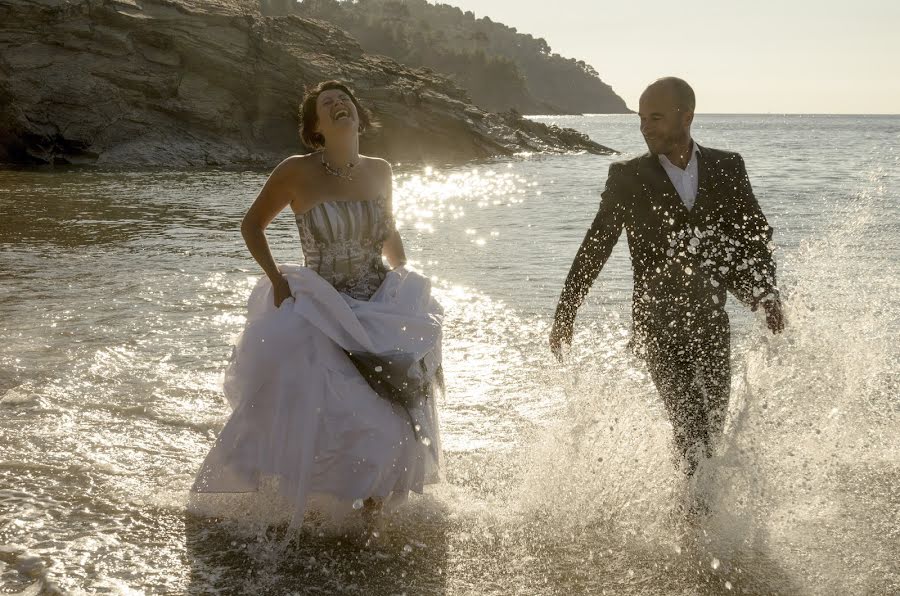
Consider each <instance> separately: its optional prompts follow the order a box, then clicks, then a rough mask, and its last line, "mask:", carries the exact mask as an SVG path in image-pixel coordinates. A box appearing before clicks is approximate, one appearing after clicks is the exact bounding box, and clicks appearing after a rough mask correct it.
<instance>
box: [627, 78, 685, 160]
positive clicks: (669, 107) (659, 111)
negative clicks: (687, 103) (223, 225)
mask: <svg viewBox="0 0 900 596" xmlns="http://www.w3.org/2000/svg"><path fill="white" fill-rule="evenodd" d="M638 114H639V115H640V117H641V134H642V135H644V141H646V142H647V148H648V149H649V150H650V153H654V154H657V155H659V154H662V155H665V154H667V153H671V152H672V151H674V150H675V147H676V146H678V145H679V144H687V142H688V140H689V139H690V138H691V122H692V121H693V120H694V113H693V112H687V111H683V110H681V109H679V107H678V101H677V99H676V97H675V94H674V93H673V92H672V91H671V90H670V89H667V88H665V87H650V88H648V89H647V90H646V91H644V94H643V95H641V100H640V103H639V104H638Z"/></svg>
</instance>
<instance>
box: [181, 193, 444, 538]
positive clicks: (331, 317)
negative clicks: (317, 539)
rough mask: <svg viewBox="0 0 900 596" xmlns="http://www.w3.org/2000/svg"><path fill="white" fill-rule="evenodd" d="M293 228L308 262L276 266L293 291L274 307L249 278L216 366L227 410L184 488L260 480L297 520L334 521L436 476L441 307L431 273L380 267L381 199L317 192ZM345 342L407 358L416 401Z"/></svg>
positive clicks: (212, 489) (242, 487)
mask: <svg viewBox="0 0 900 596" xmlns="http://www.w3.org/2000/svg"><path fill="white" fill-rule="evenodd" d="M297 225H298V228H299V230H300V240H301V245H302V247H303V252H304V257H305V260H306V265H305V266H304V267H301V266H296V265H286V266H284V267H282V272H283V274H284V276H285V278H287V280H288V283H289V284H290V286H291V291H292V293H293V295H294V298H293V299H290V298H289V299H287V300H285V301H284V302H283V303H282V304H281V306H280V307H279V308H275V306H274V302H273V296H272V285H271V283H270V282H269V280H268V278H266V277H263V278H262V279H261V280H260V281H259V282H258V283H257V284H256V287H255V288H254V289H253V292H252V294H251V295H250V299H249V303H248V313H247V324H246V327H245V328H244V330H243V332H242V333H241V335H240V337H239V339H238V341H237V344H236V346H235V347H234V352H233V355H232V358H231V362H230V363H229V365H228V368H227V370H226V372H225V382H224V393H225V397H226V398H227V400H228V402H229V404H230V405H231V407H232V408H233V412H232V414H231V417H230V418H229V420H228V422H227V424H226V425H225V427H224V429H222V432H221V433H220V435H219V437H218V439H217V441H216V443H215V445H214V446H213V448H212V450H211V451H210V453H209V454H208V455H207V457H206V459H205V461H204V462H203V465H202V466H201V468H200V471H199V473H198V474H197V477H196V480H195V482H194V486H193V489H192V491H193V493H195V494H194V498H195V499H196V498H197V497H203V496H215V495H219V496H227V494H234V493H245V494H246V493H258V492H260V491H262V490H265V491H269V492H271V493H273V494H274V495H275V497H276V499H277V501H278V503H279V504H280V507H281V508H282V509H283V513H285V514H286V516H287V518H288V519H289V520H290V521H291V523H292V524H294V525H296V524H299V523H300V522H302V521H303V518H304V514H305V513H306V512H308V511H309V510H320V511H323V512H325V513H326V514H327V515H329V516H330V517H332V518H341V517H342V516H343V515H346V514H347V513H349V512H350V511H352V510H353V509H359V508H360V507H361V506H362V503H363V502H364V501H365V500H366V499H368V498H378V499H382V500H384V501H385V502H387V503H388V504H390V503H391V502H396V501H397V500H402V499H403V498H405V497H406V495H407V494H408V492H409V491H416V492H422V490H423V487H424V485H425V484H428V483H433V482H436V481H437V479H438V473H439V468H440V460H441V447H440V437H439V432H438V418H437V410H436V404H435V402H436V398H437V396H438V393H439V392H440V391H442V386H443V383H442V372H441V321H442V316H443V313H442V310H441V308H440V306H439V305H438V303H437V302H436V301H435V300H434V299H433V298H432V297H431V292H430V289H431V286H430V282H429V280H428V279H427V278H425V277H423V276H422V275H420V274H418V273H416V272H414V271H411V270H407V269H405V268H399V269H395V270H393V271H388V270H386V268H385V267H384V265H383V262H382V258H381V249H382V244H383V243H384V240H385V238H386V237H387V236H388V234H389V233H390V232H392V231H393V230H394V221H393V217H392V216H391V214H390V213H387V210H386V204H385V202H384V201H383V200H381V199H377V200H373V201H332V202H325V203H321V204H318V205H317V206H315V207H314V208H313V209H312V210H310V211H309V212H307V213H304V214H302V215H299V216H297ZM348 353H350V354H366V355H368V356H370V357H372V358H375V361H376V364H377V363H378V362H381V361H382V360H383V361H384V362H385V366H386V367H387V368H390V367H388V363H389V362H390V363H392V364H393V365H394V366H393V369H391V370H394V371H395V373H396V370H397V368H396V362H402V363H403V364H402V372H403V373H404V374H405V375H406V377H405V378H404V379H403V385H404V386H406V384H407V382H408V383H409V384H410V386H415V387H418V388H419V394H418V395H419V398H418V399H417V401H416V402H415V404H414V405H408V404H407V405H405V406H404V405H401V404H400V403H398V402H396V401H391V400H389V399H387V398H386V397H383V396H382V395H383V394H384V392H383V391H379V392H376V390H375V389H373V387H374V386H375V385H373V384H371V383H370V382H369V381H368V380H367V378H369V377H366V376H364V374H363V373H361V372H360V371H362V370H363V369H359V368H357V365H355V364H354V362H353V361H352V360H351V358H350V356H349V355H348ZM379 359H381V360H379ZM372 370H374V371H379V374H386V373H382V372H381V371H382V370H383V368H382V366H380V365H379V366H375V367H373V368H372V369H370V371H369V372H371V371H372ZM363 372H365V371H363ZM372 374H373V375H374V374H376V373H372ZM387 376H388V377H390V375H387ZM396 376H403V375H402V374H401V375H396V374H395V379H394V380H392V382H393V381H396ZM389 380H390V379H389ZM270 496H271V495H270ZM199 502H201V501H197V500H195V503H199ZM210 502H212V501H210ZM244 502H245V505H244V506H245V507H254V505H252V503H250V502H249V501H244ZM199 508H200V509H203V506H202V505H201V506H200V507H199ZM326 509H327V511H326ZM206 512H207V513H209V510H208V507H207V508H206Z"/></svg>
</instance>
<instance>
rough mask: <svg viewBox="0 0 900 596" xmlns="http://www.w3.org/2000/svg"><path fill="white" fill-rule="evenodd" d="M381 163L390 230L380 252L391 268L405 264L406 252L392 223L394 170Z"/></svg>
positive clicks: (383, 190) (388, 165)
mask: <svg viewBox="0 0 900 596" xmlns="http://www.w3.org/2000/svg"><path fill="white" fill-rule="evenodd" d="M382 163H383V164H384V166H383V167H384V172H383V174H382V176H383V177H382V192H383V193H384V197H385V210H386V211H387V213H388V215H389V217H390V220H389V221H390V222H391V232H390V234H389V235H388V237H387V238H386V239H385V241H384V246H383V247H382V249H381V254H383V255H384V256H385V257H386V258H387V260H388V264H390V266H391V268H393V269H396V268H397V267H402V266H403V265H406V252H405V251H404V250H403V240H402V239H401V238H400V232H398V231H397V226H396V225H395V224H394V195H393V188H394V172H393V170H392V169H391V164H389V163H388V162H386V161H385V162H382Z"/></svg>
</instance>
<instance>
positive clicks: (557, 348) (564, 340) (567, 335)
mask: <svg viewBox="0 0 900 596" xmlns="http://www.w3.org/2000/svg"><path fill="white" fill-rule="evenodd" d="M563 344H565V345H566V346H569V345H571V344H572V325H567V324H565V323H559V322H554V323H553V327H552V328H551V329H550V351H551V352H553V355H554V356H556V359H557V360H559V361H560V362H562V361H563V353H562V348H563Z"/></svg>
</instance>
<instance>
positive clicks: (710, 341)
mask: <svg viewBox="0 0 900 596" xmlns="http://www.w3.org/2000/svg"><path fill="white" fill-rule="evenodd" d="M694 106H695V99H694V91H693V89H691V87H690V85H688V84H687V83H686V82H685V81H683V80H681V79H678V78H674V77H667V78H663V79H659V80H658V81H655V82H654V83H652V84H651V85H650V86H649V87H647V89H646V90H645V91H644V93H643V94H642V95H641V99H640V107H639V113H640V117H641V134H643V135H644V140H645V141H646V143H647V147H648V148H649V150H650V151H649V153H646V154H644V155H642V156H640V157H636V158H634V159H631V160H629V161H625V162H619V163H613V164H612V165H611V166H610V168H609V176H608V178H607V180H606V188H605V189H604V190H603V193H602V194H601V201H600V208H599V210H598V211H597V215H596V217H595V218H594V223H593V224H592V225H591V227H590V229H589V230H588V232H587V235H586V236H585V238H584V241H583V242H582V243H581V247H580V248H579V249H578V253H577V255H576V256H575V261H574V262H573V263H572V268H571V270H570V271H569V275H568V277H567V278H566V283H565V286H564V287H563V291H562V295H561V296H560V298H559V304H558V305H557V307H556V315H555V319H554V324H553V328H552V330H551V332H550V348H551V349H552V350H553V353H554V354H555V355H556V356H557V358H560V359H561V358H562V345H563V344H569V343H571V341H572V329H573V325H574V322H575V314H576V312H577V310H578V307H579V306H580V305H581V303H582V302H583V301H584V297H585V295H586V294H587V292H588V289H589V288H590V286H591V284H592V283H593V282H594V280H595V279H596V278H597V275H598V274H599V273H600V270H601V269H602V268H603V265H604V263H606V259H607V258H608V257H609V254H610V252H611V251H612V249H613V246H614V245H615V243H616V241H617V240H618V238H619V235H620V234H621V232H622V228H623V227H624V228H625V231H626V234H627V235H628V247H629V249H630V251H631V266H632V269H633V271H634V294H633V300H634V302H633V305H632V316H633V321H634V345H635V347H636V348H637V353H638V354H639V355H641V356H642V357H643V359H644V360H645V361H646V363H647V366H648V368H649V370H650V375H651V377H652V378H653V383H654V385H655V386H656V390H657V391H658V392H659V395H660V397H662V401H663V403H664V405H665V408H666V412H667V413H668V416H669V419H670V421H671V422H672V426H673V429H674V439H675V449H676V452H677V454H678V455H679V456H680V459H681V461H683V462H684V470H685V472H686V473H687V474H688V475H689V476H690V475H692V474H693V473H694V471H695V469H696V467H697V464H698V463H699V461H700V459H701V458H703V457H709V456H710V455H711V444H712V442H713V440H714V439H715V437H716V436H717V435H719V434H720V433H721V431H722V427H723V425H724V419H725V413H726V411H727V408H728V395H729V390H730V383H731V371H730V365H729V353H730V337H729V326H728V315H727V314H726V313H725V297H726V293H725V292H726V290H728V291H730V292H731V293H732V294H734V295H735V296H736V297H737V298H738V299H739V300H741V301H742V302H744V303H746V304H748V305H750V307H751V308H752V309H753V310H756V309H757V308H758V307H760V306H762V307H763V309H764V310H765V312H766V323H767V325H768V327H769V329H771V330H772V332H773V333H779V332H780V331H781V330H782V329H783V328H784V318H783V315H782V310H781V302H780V301H779V297H778V288H777V287H776V285H775V261H774V259H773V258H772V245H771V238H772V228H770V227H769V224H768V222H767V221H766V218H765V216H764V215H763V213H762V211H761V210H760V208H759V204H758V203H757V202H756V198H755V197H754V196H753V190H752V189H751V188H750V180H749V178H748V177H747V171H746V169H745V168H744V161H743V159H741V156H740V155H738V154H737V153H731V152H727V151H720V150H718V149H711V148H709V147H701V146H700V145H698V144H697V143H695V142H694V140H693V139H692V138H691V123H692V122H693V119H694Z"/></svg>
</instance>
